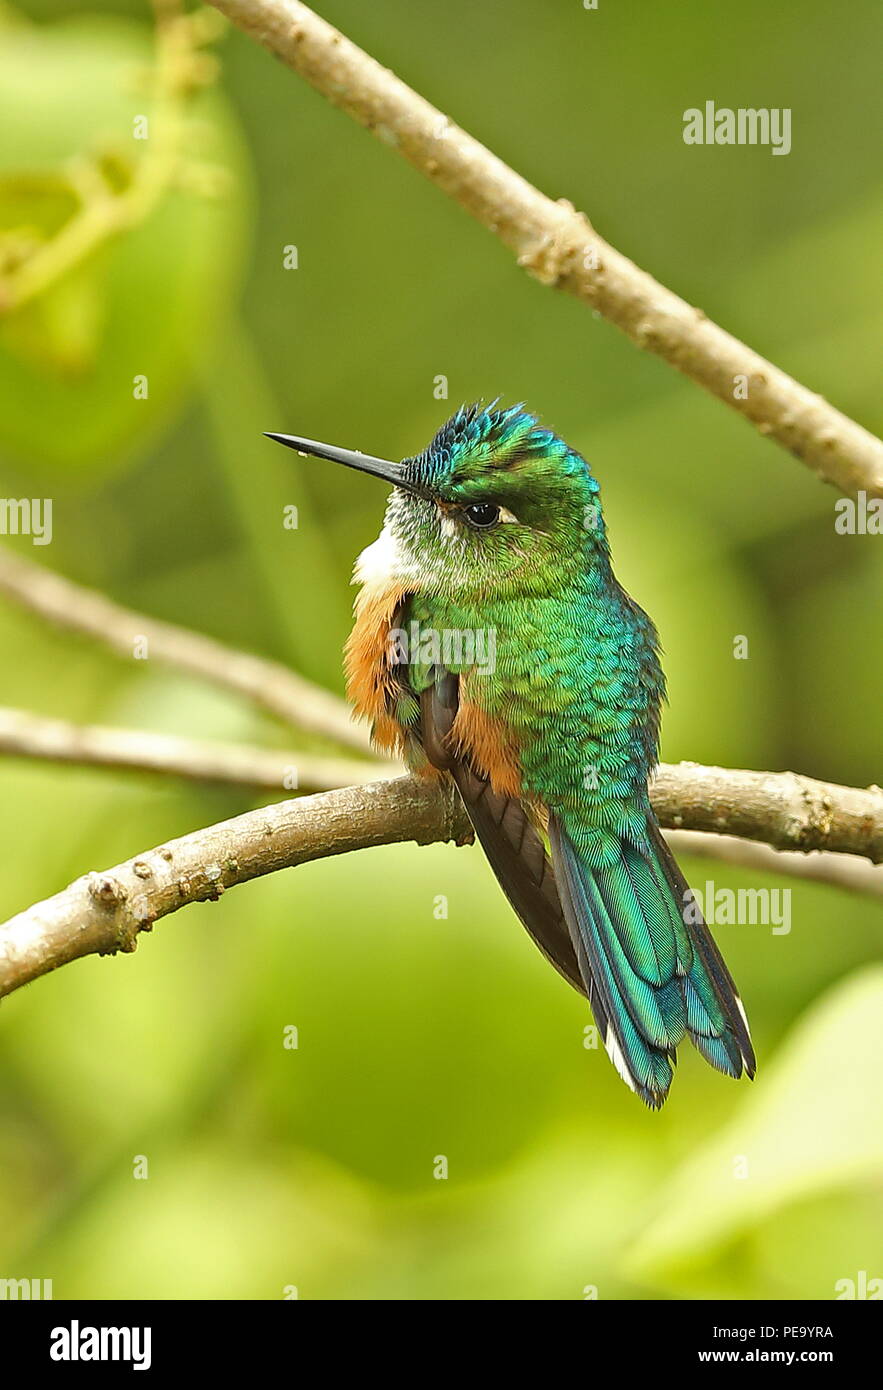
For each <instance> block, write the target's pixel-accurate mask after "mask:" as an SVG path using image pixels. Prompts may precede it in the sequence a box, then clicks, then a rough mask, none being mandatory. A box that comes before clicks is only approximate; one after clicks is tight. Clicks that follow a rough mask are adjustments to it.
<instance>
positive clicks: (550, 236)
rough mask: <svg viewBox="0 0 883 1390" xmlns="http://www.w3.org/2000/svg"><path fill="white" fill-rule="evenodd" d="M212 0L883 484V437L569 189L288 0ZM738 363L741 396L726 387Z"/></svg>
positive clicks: (438, 176)
mask: <svg viewBox="0 0 883 1390" xmlns="http://www.w3.org/2000/svg"><path fill="white" fill-rule="evenodd" d="M211 3H212V4H213V5H214V6H215V8H216V9H218V10H220V11H221V12H222V13H223V14H225V15H227V16H228V18H229V19H231V20H232V21H233V23H234V24H236V25H238V27H239V28H240V29H242V30H244V32H245V33H247V34H250V35H251V36H252V37H253V38H255V39H257V40H258V41H259V42H260V43H262V44H263V45H264V46H265V47H266V48H268V49H269V50H270V51H271V52H272V53H274V54H276V56H277V57H279V58H281V59H282V61H283V62H284V63H287V64H288V66H289V67H291V68H293V69H294V70H295V72H298V73H300V75H301V76H302V77H304V78H306V80H307V81H308V82H309V83H310V84H311V85H312V86H313V87H315V88H316V90H317V91H319V92H321V93H322V95H323V96H325V97H327V98H328V100H329V101H331V102H333V104H334V105H335V106H339V107H341V108H342V109H343V110H344V111H346V112H347V114H348V115H350V116H352V117H353V118H354V119H355V120H357V121H358V122H359V123H360V124H361V125H363V126H366V127H367V128H368V129H369V130H370V131H371V132H372V133H373V134H374V135H376V136H377V137H378V139H380V140H382V141H383V142H384V144H387V145H391V146H392V147H393V148H394V149H396V150H398V152H399V154H401V155H403V156H404V158H405V159H407V160H408V162H409V163H410V164H412V165H413V166H414V167H415V168H416V169H418V170H419V171H420V173H422V174H425V175H426V177H427V178H428V179H430V180H431V181H432V182H433V183H435V184H437V185H438V186H439V188H441V189H442V190H443V192H445V193H447V194H448V195H449V196H450V197H452V198H454V199H456V201H457V202H458V203H460V205H461V206H462V207H463V208H465V209H466V211H467V212H468V213H470V214H471V215H472V216H473V217H474V218H475V219H476V220H477V221H478V222H480V223H481V224H482V226H484V227H486V228H487V229H488V230H489V231H491V232H493V233H494V235H495V236H497V237H499V239H500V240H501V241H502V242H503V243H504V244H505V245H506V246H508V247H509V248H510V250H512V251H513V252H514V253H515V255H516V257H517V259H518V264H519V265H521V266H523V267H524V268H525V269H526V270H527V271H528V272H529V274H531V275H533V276H534V277H535V278H536V279H538V280H540V281H541V282H542V283H543V284H546V285H553V286H556V287H557V288H558V289H563V290H566V291H567V292H568V293H569V294H573V295H575V296H576V297H577V298H578V299H581V300H583V301H585V302H586V303H587V304H589V305H591V307H592V308H593V309H595V310H597V311H598V313H600V314H602V315H603V316H604V318H606V319H609V320H610V322H611V323H614V324H616V326H617V328H620V329H622V331H623V332H624V333H626V334H628V336H629V337H630V338H631V339H632V341H633V342H635V343H637V345H638V346H639V347H642V348H645V349H646V350H647V351H649V352H654V353H656V354H657V356H659V357H662V358H664V360H665V361H666V362H668V363H669V364H670V365H671V366H673V367H676V368H677V369H678V371H681V372H683V373H684V374H685V375H686V376H688V377H690V379H691V380H692V381H695V382H696V383H697V384H698V385H699V386H703V387H704V388H705V389H706V390H707V391H710V392H711V393H712V395H715V396H717V397H718V398H719V399H720V400H722V401H724V402H725V403H726V404H727V405H729V406H732V407H733V409H735V410H738V411H739V412H740V413H741V414H742V415H744V416H745V418H746V419H748V420H750V421H751V422H752V424H754V425H755V426H756V427H757V429H758V430H759V431H760V433H761V434H763V435H767V436H769V437H770V438H771V439H775V440H776V441H777V443H779V444H781V445H782V446H783V447H784V448H786V449H789V450H790V451H791V453H793V454H795V455H796V456H797V458H799V459H802V460H803V462H804V463H806V464H807V465H808V466H809V467H810V468H812V469H813V470H814V471H815V472H816V473H817V474H818V475H819V476H820V477H821V478H824V479H825V481H826V482H829V483H833V484H835V485H836V486H837V487H840V488H842V489H843V490H844V491H845V492H856V491H857V490H859V489H864V490H865V491H866V492H868V494H869V495H871V496H874V497H883V444H881V442H880V441H879V440H878V439H876V438H875V437H874V435H872V434H870V433H869V432H868V431H867V430H865V429H863V428H862V426H861V425H858V424H856V423H855V421H853V420H850V419H849V418H848V417H847V416H846V415H843V414H842V413H841V412H840V411H839V410H836V409H835V408H834V407H833V406H831V405H829V404H828V402H827V401H825V400H823V398H822V397H821V396H818V395H816V394H815V393H814V392H812V391H810V390H808V389H807V388H806V387H805V386H801V385H800V383H799V382H797V381H795V380H794V379H793V378H792V377H790V376H788V375H787V374H786V373H785V372H783V371H781V370H780V369H779V368H778V367H776V366H774V365H773V363H771V362H767V361H766V360H765V359H764V358H763V357H760V356H759V355H758V354H757V353H756V352H753V351H752V350H751V349H750V348H748V347H746V346H745V344H744V343H741V342H739V340H738V339H737V338H734V337H733V336H732V335H731V334H730V333H727V332H726V331H725V330H724V329H722V328H719V327H718V325H717V324H715V323H712V322H711V320H710V319H707V318H706V317H705V314H704V313H703V312H702V310H701V309H696V308H694V307H692V306H691V305H689V304H687V303H685V301H684V300H682V299H680V298H678V296H677V295H675V294H673V293H672V292H671V291H670V290H668V289H666V288H665V287H664V286H663V285H660V284H659V283H658V281H656V280H654V279H653V278H652V276H650V275H648V274H647V273H646V271H643V270H640V269H639V268H638V267H637V266H636V265H635V264H634V263H633V262H632V261H630V260H628V258H627V257H626V256H624V255H623V254H622V253H621V252H620V251H617V250H616V249H615V248H614V247H612V246H611V245H609V243H608V242H606V241H604V240H603V239H602V238H601V237H600V236H598V234H597V233H596V232H595V231H594V230H593V229H592V227H591V225H590V223H589V222H588V220H587V218H586V217H585V216H584V215H583V214H582V213H579V212H577V211H576V210H575V209H574V208H573V206H572V205H571V204H570V203H568V202H567V201H566V200H564V199H562V200H561V201H559V202H557V203H556V202H553V201H552V199H550V198H547V197H546V196H545V195H544V194H542V193H540V192H539V190H538V189H536V188H534V187H532V185H531V184H529V183H528V182H527V181H526V180H525V179H523V178H521V176H520V175H519V174H516V173H515V172H514V170H512V169H510V168H509V167H508V166H507V165H506V164H504V163H503V162H502V160H500V159H498V158H497V157H496V155H494V154H492V153H491V152H490V150H488V149H486V148H485V147H484V146H483V145H481V144H479V142H478V141H477V140H474V139H473V138H472V136H470V135H467V134H466V132H465V131H463V130H461V129H460V128H459V127H458V126H455V125H454V124H453V123H452V122H451V121H450V120H449V119H448V118H447V116H445V115H443V114H442V112H440V111H438V110H436V108H435V107H434V106H431V105H430V104H429V102H427V101H425V100H424V99H423V97H421V96H419V95H418V94H417V93H416V92H414V91H412V90H411V88H410V87H407V86H406V85H405V83H404V82H401V81H400V80H399V79H398V78H397V77H396V76H395V75H394V74H393V73H391V72H390V71H389V70H388V69H387V68H383V67H381V66H380V64H379V63H377V62H375V60H374V59H373V58H371V57H369V56H368V54H367V53H364V52H363V51H362V50H361V49H360V48H357V47H356V45H355V44H353V43H351V42H350V40H349V39H347V38H345V37H344V35H342V34H340V33H339V32H338V31H337V30H336V29H334V28H332V26H331V25H330V24H327V23H326V22H325V20H323V19H321V18H320V17H319V16H318V15H316V14H314V13H313V11H312V10H310V9H309V8H308V7H307V6H306V5H302V4H300V3H298V0H211ZM737 377H744V378H745V381H746V383H747V387H748V391H747V395H746V396H745V398H744V399H741V393H740V398H737V397H736V396H735V395H734V390H735V387H736V378H737Z"/></svg>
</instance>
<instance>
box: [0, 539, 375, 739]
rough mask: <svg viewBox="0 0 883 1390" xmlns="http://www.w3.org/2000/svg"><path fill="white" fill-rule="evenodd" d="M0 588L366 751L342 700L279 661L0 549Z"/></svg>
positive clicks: (75, 627) (118, 647)
mask: <svg viewBox="0 0 883 1390" xmlns="http://www.w3.org/2000/svg"><path fill="white" fill-rule="evenodd" d="M0 593H3V594H6V596H7V597H8V598H11V599H14V600H15V601H16V602H17V603H20V604H21V605H22V606H23V607H24V608H27V609H29V610H30V611H31V612H33V613H37V614H39V616H40V617H41V618H48V619H49V621H50V622H53V623H56V624H57V625H58V626H59V627H63V628H67V629H69V630H70V631H72V632H80V633H83V634H84V635H85V636H87V637H92V638H95V639H96V640H97V641H99V642H103V643H104V645H105V646H108V647H110V648H111V649H112V650H113V651H115V652H117V653H119V655H121V656H123V657H126V658H128V660H130V661H131V660H132V657H133V654H134V651H135V644H136V642H138V641H140V642H144V641H145V640H146V648H147V651H148V652H149V656H150V660H151V661H153V660H156V661H159V662H162V663H163V664H164V665H167V666H174V667H176V668H177V669H178V670H179V671H186V672H187V673H188V674H189V675H192V676H198V677H199V678H200V679H202V680H205V681H209V682H210V683H211V684H212V685H216V686H220V687H221V688H222V689H224V690H232V691H233V692H234V693H235V694H236V695H241V696H243V697H244V698H245V699H246V700H249V701H250V702H251V703H252V704H253V705H257V706H258V708H260V709H262V710H265V711H267V712H268V713H269V714H272V715H275V716H276V718H277V719H282V720H284V722H285V723H287V724H290V725H293V726H294V727H295V728H300V729H305V730H307V731H308V732H310V733H314V734H321V735H322V736H323V737H324V738H328V739H333V740H334V741H335V742H337V743H342V744H346V745H347V746H348V747H350V748H357V749H358V750H359V751H360V752H363V753H368V752H370V751H371V749H370V742H369V738H368V734H367V732H366V731H365V730H364V729H363V728H361V727H359V726H358V725H356V724H354V723H353V721H352V718H351V715H350V711H349V708H348V706H347V705H346V704H345V703H344V701H343V700H339V699H338V698H337V697H336V696H335V695H331V694H330V693H329V692H328V691H327V690H323V689H322V688H321V687H320V686H317V685H313V684H312V682H311V681H308V680H305V679H304V677H303V676H298V675H296V674H295V673H294V672H293V671H290V670H289V669H288V668H287V667H286V666H282V665H280V664H279V662H276V661H269V660H267V659H266V658H264V657H259V656H253V655H252V654H251V653H249V652H242V651H237V650H236V648H234V647H227V646H225V645H224V644H223V643H222V642H216V641H215V640H214V639H213V638H211V637H205V636H203V634H202V633H199V632H192V631H190V629H188V628H183V627H176V626H175V625H174V624H173V623H164V622H160V621H158V620H157V619H155V618H148V617H147V616H146V614H144V613H136V612H134V611H132V610H131V609H128V608H123V607H121V605H120V604H118V603H114V602H113V600H112V599H109V598H105V596H104V595H103V594H100V593H97V592H96V591H95V590H93V589H86V588H83V587H82V586H81V585H79V584H74V583H73V582H72V581H71V580H70V579H64V578H62V576H61V575H59V574H55V573H54V572H53V571H52V570H49V569H44V567H43V566H42V565H38V564H36V563H35V562H34V561H33V560H26V559H24V558H23V557H22V556H20V555H15V554H13V552H12V551H11V550H0Z"/></svg>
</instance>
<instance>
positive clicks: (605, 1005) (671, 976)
mask: <svg viewBox="0 0 883 1390" xmlns="http://www.w3.org/2000/svg"><path fill="white" fill-rule="evenodd" d="M649 830H650V842H649V847H648V848H647V849H644V850H642V849H638V848H637V847H636V846H635V845H633V844H631V843H630V842H628V841H625V840H624V841H623V842H622V846H621V849H622V852H621V855H620V858H619V859H618V860H617V861H616V863H614V864H609V865H602V866H600V867H597V866H593V865H592V864H590V863H589V862H588V861H587V859H586V858H585V856H581V855H580V854H579V853H578V851H577V850H576V848H575V847H574V844H573V841H572V840H571V839H570V837H569V835H568V834H567V831H566V830H565V829H564V827H563V826H562V825H561V823H560V821H558V820H557V819H556V818H555V817H554V816H552V817H551V819H550V823H549V836H550V841H551V846H552V860H553V864H554V867H555V877H556V879H557V882H558V889H559V893H560V896H561V904H562V907H563V909H564V916H565V918H566V920H567V925H568V927H569V929H570V934H571V939H572V941H573V946H574V950H575V952H576V957H577V961H578V962H579V967H580V971H581V973H582V975H583V978H584V979H585V980H586V981H587V982H591V986H592V988H591V991H590V993H592V994H595V995H597V998H598V1001H599V1003H600V1005H601V1007H600V1009H598V1011H597V1014H600V1017H598V1016H597V1015H596V1022H597V1023H598V1026H599V1028H601V1030H602V1032H603V1034H604V1045H605V1047H606V1048H607V1052H608V1054H609V1056H610V1059H611V1061H612V1062H613V1064H614V1066H615V1067H616V1069H617V1071H618V1072H619V1074H620V1076H621V1077H622V1079H623V1081H624V1082H625V1083H626V1085H627V1086H630V1087H631V1089H632V1090H633V1091H635V1092H636V1093H637V1094H638V1095H639V1096H640V1097H641V1099H642V1100H644V1101H645V1102H646V1103H647V1105H649V1106H651V1107H652V1108H653V1109H657V1108H658V1107H659V1106H660V1105H662V1103H663V1102H664V1100H665V1098H666V1096H667V1094H668V1089H669V1086H670V1085H671V1081H672V1076H673V1074H674V1073H673V1066H674V1063H675V1061H676V1054H675V1049H676V1048H677V1046H678V1044H679V1043H680V1042H682V1041H683V1039H684V1037H685V1036H688V1037H689V1038H690V1040H691V1042H692V1043H693V1044H694V1045H695V1047H697V1048H698V1050H699V1051H700V1052H701V1053H702V1056H703V1057H704V1058H705V1059H706V1061H708V1062H710V1063H711V1065H712V1066H713V1067H717V1069H718V1070H719V1071H722V1072H725V1073H726V1074H727V1075H728V1076H735V1077H738V1076H741V1075H742V1073H743V1071H744V1072H746V1073H747V1074H748V1076H753V1075H754V1071H755V1058H754V1050H753V1048H752V1046H751V1039H750V1037H749V1034H748V1023H747V1020H746V1017H745V1011H744V1009H743V1008H742V1001H741V1000H740V998H739V995H738V993H737V991H736V986H735V984H734V983H733V979H732V976H731V975H730V973H729V971H728V970H727V967H726V966H725V964H724V962H723V958H722V957H721V954H720V951H719V950H718V949H717V946H716V945H715V943H714V940H713V939H712V936H711V933H710V931H709V930H708V927H707V926H706V924H705V922H704V921H703V919H702V917H701V916H700V914H699V912H698V909H697V908H696V906H695V904H694V903H693V901H692V900H691V896H690V894H689V889H688V888H687V883H686V880H685V879H684V876H683V874H682V873H681V871H680V869H679V868H678V866H677V864H676V863H675V861H674V858H673V857H672V854H671V851H670V850H669V848H668V846H667V844H666V843H665V840H664V839H663V837H662V832H661V831H660V830H659V827H658V826H657V825H656V824H655V822H652V823H651V825H650V827H649Z"/></svg>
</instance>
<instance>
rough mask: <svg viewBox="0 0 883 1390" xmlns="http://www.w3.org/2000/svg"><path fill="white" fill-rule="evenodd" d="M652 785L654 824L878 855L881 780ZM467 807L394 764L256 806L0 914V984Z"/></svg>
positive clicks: (420, 832)
mask: <svg viewBox="0 0 883 1390" xmlns="http://www.w3.org/2000/svg"><path fill="white" fill-rule="evenodd" d="M651 795H652V798H653V803H654V806H655V808H656V811H657V813H658V814H659V816H660V819H661V821H662V823H663V825H666V826H669V827H670V826H672V825H675V826H676V827H678V828H687V829H697V830H710V829H713V830H718V831H729V832H731V833H732V832H733V831H736V832H737V833H740V834H743V835H750V836H753V837H754V838H757V839H763V840H765V841H766V842H767V843H769V844H774V845H786V846H788V847H790V848H794V847H800V848H802V849H804V850H811V849H827V850H839V851H847V852H848V853H852V854H860V855H866V856H868V857H869V858H871V859H873V860H874V861H875V862H879V861H880V860H881V859H883V792H881V791H880V790H879V788H870V789H869V790H867V791H861V790H859V789H857V788H853V787H838V786H835V785H834V784H832V783H825V782H814V781H812V780H811V779H810V778H808V777H798V776H796V775H795V774H794V773H790V772H785V773H765V772H745V771H736V770H732V769H728V768H718V767H699V766H697V765H695V764H691V763H681V764H679V765H677V766H666V767H663V768H662V769H660V775H659V777H658V778H657V779H656V781H655V782H654V783H653V786H652V788H651ZM469 837H470V827H469V821H468V819H467V817H466V813H465V811H464V810H463V807H462V806H461V805H460V803H459V801H458V799H457V797H456V794H455V793H454V791H453V789H452V788H451V787H450V786H448V785H447V783H444V782H438V781H424V780H422V779H420V778H417V777H401V778H395V779H393V780H390V781H381V782H372V783H370V784H368V785H367V786H362V787H346V788H343V789H342V790H339V791H332V792H324V793H322V794H321V795H318V796H310V797H302V798H300V799H299V800H295V801H282V802H279V803H278V804H276V805H273V806H265V807H262V808H261V809H260V810H257V811H249V812H248V813H247V814H246V815H243V816H237V817H236V818H235V819H233V820H228V821H224V822H222V823H221V824H219V825H213V826H209V827H208V828H207V829H205V830H197V831H195V832H194V833H193V834H191V835H185V836H183V837H182V838H181V839H178V840H172V841H170V842H169V843H168V844H166V845H161V846H159V847H158V848H157V849H154V850H149V851H147V852H146V853H142V854H140V855H138V856H137V858H135V859H130V860H128V861H127V862H126V863H124V864H118V865H117V866H116V867H115V868H112V869H109V870H107V871H105V872H104V873H100V874H96V873H91V874H86V875H85V876H84V877H83V878H79V879H77V880H76V882H75V883H72V884H71V885H70V887H69V888H66V889H65V890H64V891H63V892H61V893H58V894H56V896H55V897H53V898H48V899H47V900H46V901H45V902H42V903H37V904H36V905H35V906H34V907H31V908H28V909H27V910H26V911H25V912H22V913H19V915H18V916H17V917H13V918H11V919H10V920H9V921H8V922H7V923H6V924H5V925H4V926H2V927H0V996H2V995H3V994H9V993H11V992H12V990H14V989H17V988H18V987H19V986H20V985H23V984H26V983H27V982H28V981H29V980H33V979H36V978H37V977H38V976H40V975H44V974H46V973H47V972H48V971H50V970H54V969H55V968H56V967H57V966H59V965H64V964H65V963H67V962H68V961H72V960H76V959H78V958H79V957H81V956H86V955H92V954H95V953H98V954H99V955H107V954H109V953H111V952H114V951H131V950H134V948H135V943H136V940H137V937H138V934H139V932H142V931H146V930H149V928H150V927H151V926H152V925H153V923H154V922H155V921H157V920H158V918H160V917H165V916H166V915H167V914H169V913H170V912H176V911H177V910H178V909H179V908H181V907H184V906H186V904H187V903H192V902H203V901H205V900H206V899H212V898H218V897H220V895H221V893H223V892H224V891H225V890H226V889H228V888H232V887H234V886H235V885H236V884H238V883H246V882H248V881H249V880H250V879H253V878H259V877H260V876H262V875H263V874H268V873H275V872H276V871H277V870H279V869H285V868H289V867H291V866H292V865H294V864H303V863H306V862H308V861H309V860H312V859H321V858H324V857H326V856H328V855H334V854H345V853H348V852H349V851H351V850H356V849H365V848H369V847H371V846H375V845H386V844H399V843H401V842H403V841H406V840H413V841H415V842H416V843H417V844H430V843H433V842H434V841H438V840H455V841H456V842H458V843H464V842H465V841H466V840H467V839H469Z"/></svg>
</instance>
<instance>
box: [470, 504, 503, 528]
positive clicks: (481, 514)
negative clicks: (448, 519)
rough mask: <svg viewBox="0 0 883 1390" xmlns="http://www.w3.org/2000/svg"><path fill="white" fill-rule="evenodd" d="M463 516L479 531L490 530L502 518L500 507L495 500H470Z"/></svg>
mask: <svg viewBox="0 0 883 1390" xmlns="http://www.w3.org/2000/svg"><path fill="white" fill-rule="evenodd" d="M463 517H464V519H465V520H466V521H468V523H469V525H470V526H474V527H475V529H476V530H477V531H488V530H490V528H491V527H492V526H496V524H497V522H498V521H499V520H500V508H499V507H498V506H497V505H496V503H495V502H470V504H469V506H468V507H464V508H463Z"/></svg>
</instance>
